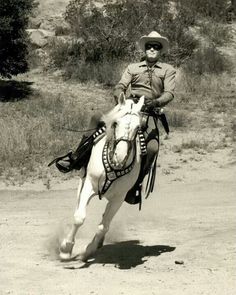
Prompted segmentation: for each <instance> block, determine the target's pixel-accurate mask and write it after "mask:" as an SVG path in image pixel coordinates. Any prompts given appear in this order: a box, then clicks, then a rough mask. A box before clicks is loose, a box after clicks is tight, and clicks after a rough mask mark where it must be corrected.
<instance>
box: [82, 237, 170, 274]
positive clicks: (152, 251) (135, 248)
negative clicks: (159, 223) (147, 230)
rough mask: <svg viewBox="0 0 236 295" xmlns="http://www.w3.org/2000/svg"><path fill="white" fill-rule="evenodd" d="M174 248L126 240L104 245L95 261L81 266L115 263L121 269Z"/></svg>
mask: <svg viewBox="0 0 236 295" xmlns="http://www.w3.org/2000/svg"><path fill="white" fill-rule="evenodd" d="M174 250H175V247H170V246H166V245H154V246H143V245H141V244H140V241H139V240H131V241H124V242H119V243H116V244H109V245H105V246H103V247H102V248H101V249H100V250H99V251H98V253H97V255H96V257H95V258H94V260H93V261H90V262H86V263H85V264H84V265H82V266H80V268H87V267H89V266H91V265H92V264H114V266H115V267H117V268H119V269H130V268H132V267H136V266H137V265H140V264H143V263H144V262H145V261H147V258H148V257H151V256H159V255H161V254H163V253H166V252H172V251H174ZM145 258H146V259H145Z"/></svg>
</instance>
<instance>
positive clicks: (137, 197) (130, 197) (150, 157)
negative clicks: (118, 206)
mask: <svg viewBox="0 0 236 295" xmlns="http://www.w3.org/2000/svg"><path fill="white" fill-rule="evenodd" d="M155 134H156V133H155ZM158 151H159V142H158V137H153V138H152V139H150V140H149V141H148V143H147V155H146V156H144V158H143V159H142V162H141V169H140V173H139V176H138V179H137V181H136V183H135V185H134V186H133V187H132V188H131V190H129V191H128V193H127V195H126V198H125V200H126V202H128V203H130V204H137V203H141V191H142V182H143V179H144V177H145V176H146V175H147V174H148V173H149V171H150V169H151V167H152V163H153V161H154V160H155V157H156V156H157V155H158Z"/></svg>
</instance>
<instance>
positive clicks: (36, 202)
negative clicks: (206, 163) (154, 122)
mask: <svg viewBox="0 0 236 295" xmlns="http://www.w3.org/2000/svg"><path fill="white" fill-rule="evenodd" d="M229 169H232V167H230V168H228V170H222V179H223V180H222V181H221V180H220V179H221V177H218V180H214V176H213V175H211V177H210V178H209V179H202V180H201V179H199V178H198V179H197V180H196V181H195V182H194V181H193V182H192V183H184V182H172V183H167V182H166V177H165V176H164V175H160V177H159V179H158V183H157V186H156V191H155V193H154V194H153V195H151V197H150V198H149V199H148V200H146V201H145V202H144V204H143V208H142V211H141V212H139V211H138V208H137V207H132V206H130V205H128V204H124V205H123V207H122V208H121V210H120V211H119V212H118V215H117V216H116V217H115V219H114V221H113V223H112V226H111V229H110V233H109V234H108V236H107V239H106V243H105V246H104V247H103V248H102V249H101V250H100V251H99V252H98V254H97V256H96V258H95V260H93V261H91V262H89V263H87V264H83V263H80V262H78V261H77V262H73V263H61V262H59V261H58V260H57V255H56V254H57V253H56V252H57V247H58V239H60V238H62V236H63V231H65V230H66V227H67V226H68V224H69V223H70V221H71V220H72V215H73V210H74V205H75V199H76V181H75V182H74V184H73V185H72V186H71V189H67V188H66V187H64V188H65V189H60V190H50V191H48V190H44V191H36V190H29V189H27V190H24V189H23V190H21V191H20V190H2V191H1V192H0V194H1V198H0V235H1V244H0V250H1V260H0V265H1V267H0V294H1V295H2V294H17V295H18V294H19V295H21V294H22V295H26V294H30V295H31V294H32V295H41V294H42V295H45V294H50V295H51V294H52V295H53V294H67V295H68V294H72V295H74V294H99V295H100V294H101V295H106V294H140V295H141V294H142V295H143V294H144V295H145V294H148V295H150V294H155V295H156V294H161V295H180V294H181V295H182V294H194V295H197V294H204V295H207V294H209V295H213V294H214V295H216V294H217V295H218V294H219V295H222V294H224V295H230V294H235V291H236V286H235V274H236V271H235V241H236V239H235V223H236V219H235V212H236V211H235V207H236V200H235V191H236V183H235V182H234V178H233V177H229V178H228V179H227V180H226V179H224V178H223V174H225V173H228V174H230V173H229ZM231 171H232V170H231ZM234 171H235V169H234ZM231 174H232V175H233V173H231ZM234 175H235V174H234ZM218 176H219V175H218ZM58 187H60V186H58ZM105 202H106V201H105V200H102V201H99V200H98V199H96V200H93V201H92V202H91V204H90V206H89V208H88V218H87V220H86V224H85V225H84V227H83V229H81V231H80V232H79V233H78V236H77V244H76V246H75V254H76V252H77V251H79V249H80V248H81V247H83V246H84V245H86V243H87V242H88V241H89V240H90V239H91V238H92V237H93V234H94V231H95V229H96V225H97V224H98V222H99V221H100V218H101V215H102V212H103V209H104V206H105Z"/></svg>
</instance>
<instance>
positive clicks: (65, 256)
mask: <svg viewBox="0 0 236 295" xmlns="http://www.w3.org/2000/svg"><path fill="white" fill-rule="evenodd" d="M74 244H75V242H69V241H68V240H63V242H62V243H61V246H60V254H59V256H60V260H61V261H68V260H70V259H71V254H72V250H73V247H74Z"/></svg>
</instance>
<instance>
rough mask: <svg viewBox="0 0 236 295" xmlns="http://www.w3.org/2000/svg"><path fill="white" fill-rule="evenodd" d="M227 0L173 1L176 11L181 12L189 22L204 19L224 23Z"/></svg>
mask: <svg viewBox="0 0 236 295" xmlns="http://www.w3.org/2000/svg"><path fill="white" fill-rule="evenodd" d="M228 2H229V1H228V0H214V1H212V0H175V3H176V4H177V9H178V11H183V12H184V14H185V15H187V18H188V19H189V20H191V19H192V22H194V21H196V19H198V18H199V17H206V18H210V19H213V20H217V21H223V22H226V15H227V8H228Z"/></svg>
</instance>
